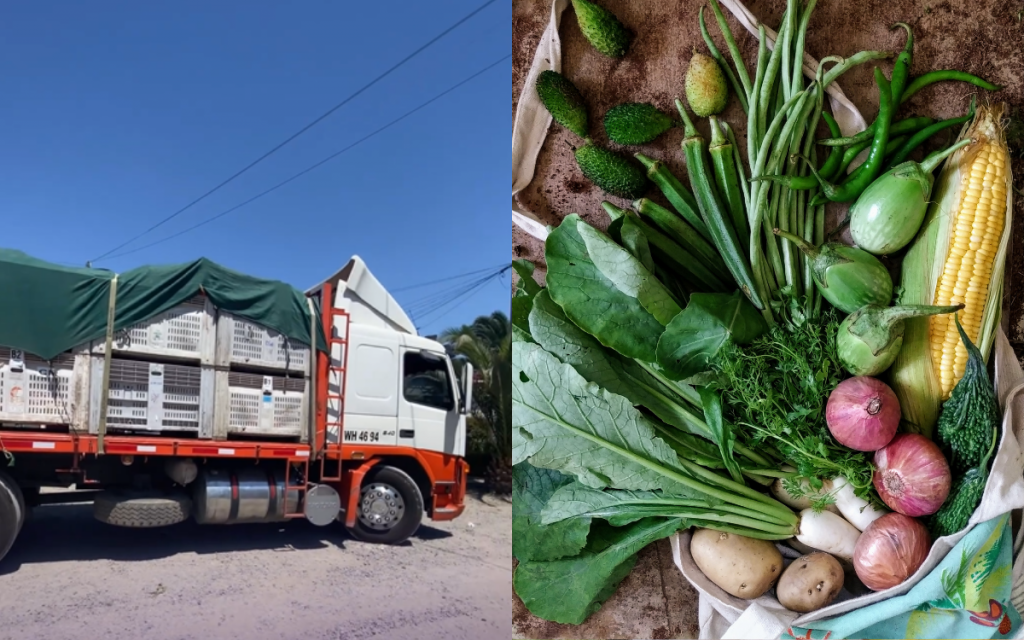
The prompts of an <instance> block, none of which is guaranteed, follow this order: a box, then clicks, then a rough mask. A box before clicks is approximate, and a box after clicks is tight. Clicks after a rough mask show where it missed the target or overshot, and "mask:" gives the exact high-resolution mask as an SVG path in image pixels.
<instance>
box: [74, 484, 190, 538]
mask: <svg viewBox="0 0 1024 640" xmlns="http://www.w3.org/2000/svg"><path fill="white" fill-rule="evenodd" d="M92 509H93V511H92V513H93V516H94V517H95V518H96V519H97V520H99V521H100V522H105V523H107V524H112V525H115V526H118V527H129V528H132V529H148V528H152V527H169V526H171V525H174V524H178V523H180V522H184V521H185V520H188V518H189V516H191V515H192V500H191V499H190V498H189V497H188V496H185V495H173V494H172V495H166V494H156V493H120V492H116V491H104V492H102V493H99V494H97V495H96V500H95V501H94V502H93V505H92Z"/></svg>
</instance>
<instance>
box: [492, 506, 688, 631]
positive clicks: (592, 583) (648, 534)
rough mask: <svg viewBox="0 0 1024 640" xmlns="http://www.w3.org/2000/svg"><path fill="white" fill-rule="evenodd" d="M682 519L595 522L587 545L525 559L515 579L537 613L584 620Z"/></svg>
mask: <svg viewBox="0 0 1024 640" xmlns="http://www.w3.org/2000/svg"><path fill="white" fill-rule="evenodd" d="M687 526H688V525H687V523H686V522H684V521H682V520H677V519H671V520H666V519H664V518H646V519H643V520H641V521H639V522H636V523H634V524H631V525H628V526H625V527H612V526H609V525H603V524H600V523H595V525H594V527H593V530H592V531H591V534H590V540H589V541H588V542H587V547H586V548H585V549H584V550H583V552H582V553H580V554H579V555H577V556H574V557H572V558H564V559H562V560H555V561H554V562H521V563H520V564H519V566H518V567H516V572H515V575H514V576H513V579H512V585H513V587H514V588H515V591H516V593H517V594H518V595H519V597H520V598H521V599H522V600H523V604H524V605H526V608H527V609H529V610H530V613H532V614H533V615H535V616H538V617H540V618H543V619H545V620H551V621H553V622H560V623H563V624H581V623H582V622H583V621H584V620H586V619H587V618H588V617H589V616H590V614H592V613H594V612H595V611H597V610H598V609H599V608H600V607H601V605H602V604H603V603H604V602H605V600H607V599H608V598H610V597H611V596H612V594H614V593H615V590H616V589H617V588H618V586H619V583H620V582H622V580H623V579H624V578H625V577H626V576H627V575H629V572H630V571H632V570H633V565H635V564H636V554H637V553H638V552H639V551H640V550H641V549H643V548H644V547H646V546H647V545H649V544H650V543H652V542H654V541H656V540H660V539H662V538H667V537H668V536H670V535H672V534H673V533H675V532H676V531H678V530H680V529H684V528H686V527H687Z"/></svg>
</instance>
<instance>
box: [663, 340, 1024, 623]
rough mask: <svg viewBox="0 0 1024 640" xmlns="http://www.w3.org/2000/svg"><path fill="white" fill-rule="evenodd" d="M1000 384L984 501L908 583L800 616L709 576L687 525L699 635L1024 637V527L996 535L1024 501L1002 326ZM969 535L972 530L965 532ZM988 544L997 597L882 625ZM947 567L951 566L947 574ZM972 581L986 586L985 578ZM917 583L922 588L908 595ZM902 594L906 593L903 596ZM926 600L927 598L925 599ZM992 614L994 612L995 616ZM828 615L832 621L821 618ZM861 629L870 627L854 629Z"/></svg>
mask: <svg viewBox="0 0 1024 640" xmlns="http://www.w3.org/2000/svg"><path fill="white" fill-rule="evenodd" d="M995 386H996V391H997V395H998V397H999V402H1000V408H1001V409H1002V411H1003V423H1002V432H1001V435H1000V441H999V447H998V449H997V450H996V455H995V458H994V459H993V461H992V469H991V471H990V473H989V478H988V482H987V483H986V485H985V494H984V496H983V497H982V501H981V504H980V505H979V506H978V508H977V510H975V512H974V514H973V515H972V516H971V519H970V521H969V523H968V526H967V528H966V529H964V530H963V531H961V532H959V533H956V534H954V535H951V536H945V537H943V538H939V539H937V540H935V541H934V543H933V544H932V548H931V551H930V552H929V553H928V557H927V559H926V560H925V562H924V564H923V565H921V568H920V569H918V570H917V572H916V573H914V575H912V576H911V577H910V578H909V579H908V580H907V581H906V582H904V583H903V584H900V585H898V586H896V587H893V588H891V589H887V590H885V591H879V592H875V593H870V594H868V595H863V596H860V597H856V598H855V597H852V596H851V595H850V594H849V593H848V592H846V591H845V590H844V592H843V593H841V594H840V596H839V598H837V600H836V602H834V603H833V604H831V605H829V606H828V607H825V608H823V609H819V610H818V611H814V612H811V613H808V614H805V615H803V616H799V617H798V614H795V613H793V612H791V611H788V610H786V609H785V608H783V607H782V606H781V605H780V604H779V602H778V600H776V599H775V597H774V595H772V592H769V593H768V594H766V595H764V596H761V597H760V598H758V599H756V600H743V599H740V598H736V597H734V596H732V595H729V594H728V593H726V592H725V591H723V590H722V589H720V588H719V587H718V586H716V585H715V584H714V583H712V582H711V581H710V580H708V578H707V577H706V576H705V575H704V574H703V573H702V572H701V570H700V569H698V568H697V565H696V564H694V562H693V557H692V556H691V555H690V544H689V543H690V532H689V531H685V532H683V533H680V534H677V535H675V536H673V538H672V553H673V556H674V559H675V562H676V565H677V566H678V567H679V570H680V571H682V572H683V575H684V576H685V577H686V579H687V580H688V581H689V582H690V584H691V585H693V586H694V588H695V589H697V591H698V593H699V594H700V614H699V623H700V637H701V638H702V639H703V638H789V637H793V636H796V637H806V638H824V637H825V636H826V633H827V634H828V637H829V638H830V639H833V640H834V639H837V638H849V637H854V638H857V637H870V638H885V637H890V638H899V637H932V638H956V637H962V638H1007V637H1022V638H1024V633H1022V632H1020V631H1018V629H1019V627H1020V624H1019V618H1018V617H1017V612H1019V611H1021V610H1022V607H1024V556H1022V555H1021V554H1020V549H1021V545H1022V543H1024V535H1022V532H1024V528H1021V531H1019V532H1018V533H1017V536H1016V539H1015V540H1012V542H1013V544H1012V549H1009V548H1006V547H1009V546H1010V545H1009V544H1003V540H1002V539H1001V538H997V537H998V536H1004V537H1005V539H1006V540H1007V541H1009V540H1010V539H1011V537H1010V533H1009V531H1010V524H1009V518H1006V517H1004V516H1006V515H1007V514H1009V513H1010V512H1012V511H1015V510H1020V509H1022V508H1024V454H1022V451H1024V371H1022V370H1021V366H1020V363H1018V361H1017V358H1016V355H1015V354H1014V352H1013V348H1012V347H1011V346H1010V342H1009V340H1007V338H1006V334H1005V333H1004V332H1003V330H1002V329H1000V331H999V333H998V336H997V337H996V342H995ZM975 528H978V529H979V532H978V533H977V534H972V532H973V531H974V529H975ZM967 536H972V537H971V538H970V539H965V538H966V537H967ZM975 538H978V540H976V539H975ZM990 538H991V541H990V540H989V539H990ZM961 540H964V544H963V545H961V546H960V548H959V549H956V552H955V553H953V554H950V551H951V550H954V548H956V547H957V545H958V543H960V542H961ZM985 544H989V545H990V547H991V545H996V544H998V545H1000V549H1001V550H1003V551H1004V552H1003V553H1002V554H999V558H998V559H997V560H996V565H995V566H993V567H991V568H990V575H991V576H992V577H991V578H990V580H992V581H993V582H990V583H989V584H988V586H987V588H988V590H989V591H992V592H993V593H996V592H1000V591H1002V592H1001V593H998V594H997V595H999V597H998V598H986V599H985V600H984V602H983V603H982V605H983V608H984V609H985V610H984V611H982V610H980V609H979V608H978V604H977V603H973V602H972V603H963V602H962V601H961V602H960V603H959V605H960V606H953V605H956V604H957V602H956V597H955V594H953V593H949V594H948V595H949V596H950V598H949V599H950V600H951V601H952V603H953V604H952V605H949V610H942V611H934V612H933V615H935V616H943V617H944V619H949V618H951V616H953V613H951V612H955V611H959V612H960V613H962V615H961V616H960V619H961V621H963V622H964V624H962V625H957V624H954V621H952V620H947V621H948V622H949V625H948V626H947V627H946V628H944V629H943V630H942V631H938V632H932V631H929V630H928V629H930V628H934V627H935V625H936V624H940V623H938V622H937V621H931V622H932V626H931V627H929V626H928V625H926V624H923V623H921V621H917V622H916V623H915V622H914V620H910V623H914V624H918V626H917V627H912V628H911V629H910V631H911V632H914V635H913V636H911V635H902V633H903V632H904V631H901V632H897V633H894V634H892V635H885V634H884V633H882V629H884V628H885V627H886V623H888V626H889V627H898V626H899V625H900V624H903V625H904V626H903V630H906V624H905V622H906V620H905V619H906V618H908V617H909V616H910V615H911V614H912V613H913V612H915V611H917V612H919V613H923V611H919V609H920V610H923V609H931V608H935V609H939V608H940V607H938V606H936V603H937V602H938V601H939V600H941V597H933V596H935V595H936V594H934V593H930V592H929V590H928V585H938V586H939V588H940V590H941V585H942V584H943V581H944V579H945V581H946V582H947V583H952V584H951V588H952V586H956V587H961V586H963V585H962V583H963V580H962V579H956V580H950V576H951V575H955V574H954V573H953V572H955V571H956V570H957V567H958V566H959V563H960V561H961V556H962V552H965V553H967V554H968V556H969V557H973V556H974V555H977V554H979V553H983V552H984V551H985V549H986V548H985V547H984V545H985ZM779 546H780V550H783V551H784V553H788V554H789V556H790V558H792V557H793V556H796V555H799V554H797V553H794V552H792V550H791V549H789V548H788V547H785V548H784V549H783V548H782V547H783V545H779ZM947 556H949V558H948V560H947ZM1014 557H1016V558H1017V559H1016V561H1013V560H1012V559H1013V558H1014ZM968 559H969V558H968ZM944 560H946V561H945V562H944ZM940 563H941V566H940ZM968 564H970V563H969V562H968ZM954 565H956V566H954ZM943 572H945V573H946V575H945V576H943ZM1007 575H1009V576H1010V579H1009V580H1006V579H1005V578H1006V576H1007ZM967 579H969V578H967ZM996 580H1003V583H1002V584H1001V585H996V584H995V581H996ZM922 583H927V584H922ZM919 584H922V587H921V588H920V589H916V586H917V585H919ZM972 588H979V589H980V591H985V586H984V585H977V586H972ZM912 591H913V592H914V593H915V594H917V596H912V595H910V592H912ZM905 594H906V596H907V597H904V598H902V599H899V598H898V597H899V596H904V595H905ZM915 597H916V599H915ZM989 599H992V600H995V602H996V603H997V605H996V606H990V604H991V603H989ZM883 601H890V602H891V603H892V605H897V606H895V608H894V606H892V605H890V606H874V605H878V604H879V603H883ZM928 603H932V604H928ZM925 604H928V606H927V607H925V606H923V605H925ZM851 612H852V613H851ZM865 614H867V615H865ZM972 615H974V617H975V618H978V619H979V620H981V621H982V622H984V623H986V624H983V623H976V624H974V625H973V626H971V624H970V622H971V621H970V618H971V616H972ZM1004 615H1005V616H1007V617H1008V619H1009V622H1006V621H1004V619H1003V617H1004ZM991 618H994V619H995V620H994V622H993V620H991ZM826 620H827V622H824V621H826ZM987 623H992V624H987ZM1000 626H1002V628H1003V629H1008V628H1009V627H1012V629H1011V632H1012V633H1014V635H1009V634H1005V633H1000ZM814 628H820V629H822V630H823V631H824V632H816V631H814V630H813V629H814ZM826 629H827V631H825V630H826ZM958 629H959V632H958V631H957V630H958ZM915 630H916V631H915ZM790 631H792V632H793V633H790ZM861 633H865V634H867V635H857V634H861ZM918 634H920V635H918Z"/></svg>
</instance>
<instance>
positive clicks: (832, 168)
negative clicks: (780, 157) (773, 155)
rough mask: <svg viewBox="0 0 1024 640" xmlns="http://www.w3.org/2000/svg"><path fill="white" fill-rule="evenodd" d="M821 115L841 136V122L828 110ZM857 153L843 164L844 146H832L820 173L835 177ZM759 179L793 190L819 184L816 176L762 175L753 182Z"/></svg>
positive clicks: (827, 176) (862, 148) (831, 130)
mask: <svg viewBox="0 0 1024 640" xmlns="http://www.w3.org/2000/svg"><path fill="white" fill-rule="evenodd" d="M821 117H822V118H824V120H825V124H826V125H828V130H829V132H830V133H831V134H832V135H833V136H835V137H839V136H840V135H841V134H842V132H841V131H840V130H839V124H838V123H837V122H836V121H835V119H834V118H833V117H832V116H831V114H829V113H828V112H827V111H822V112H821ZM867 145H868V143H867V142H865V143H864V146H863V147H860V149H859V150H858V151H857V153H860V152H861V151H863V150H864V148H865V147H866V146H867ZM852 148H853V147H851V149H852ZM857 153H855V154H853V156H850V160H849V161H848V162H847V163H846V164H842V161H843V150H842V148H841V147H832V151H831V153H829V156H828V159H827V160H825V162H824V163H823V164H822V165H821V168H820V169H818V174H819V175H821V177H822V178H824V179H826V180H831V179H832V178H833V177H835V176H837V175H839V171H840V167H841V168H842V169H845V168H846V167H847V165H849V164H850V162H852V161H853V158H854V156H856V155H857ZM758 180H768V181H770V182H778V183H779V184H782V185H784V186H785V187H786V188H788V189H791V190H793V191H804V190H807V189H815V188H817V186H818V180H817V178H815V177H814V176H760V177H758V178H753V179H752V180H751V182H755V181H758Z"/></svg>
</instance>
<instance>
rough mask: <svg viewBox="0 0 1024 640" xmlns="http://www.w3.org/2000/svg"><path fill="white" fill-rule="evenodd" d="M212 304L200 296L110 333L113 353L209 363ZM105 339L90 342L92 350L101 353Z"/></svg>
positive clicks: (211, 337) (211, 350) (211, 351)
mask: <svg viewBox="0 0 1024 640" xmlns="http://www.w3.org/2000/svg"><path fill="white" fill-rule="evenodd" d="M215 337H216V336H215V330H214V314H213V305H212V304H210V303H209V302H208V301H207V300H206V298H205V297H204V296H195V297H193V298H191V299H190V300H188V301H186V302H183V303H182V304H179V305H178V306H176V307H174V308H172V309H168V310H167V311H164V312H163V313H161V314H159V315H157V316H154V317H152V318H150V319H149V320H146V321H145V322H140V323H139V324H137V325H134V326H132V327H128V328H127V329H124V330H121V331H118V332H116V333H115V334H114V336H113V338H114V340H113V347H114V353H122V354H124V353H132V354H139V355H146V356H157V357H169V358H187V359H190V360H199V361H200V362H201V363H202V364H211V363H212V361H213V353H214V339H215ZM104 348H105V341H104V340H102V339H100V340H96V341H95V342H93V348H92V353H94V354H102V353H103V352H104Z"/></svg>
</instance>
